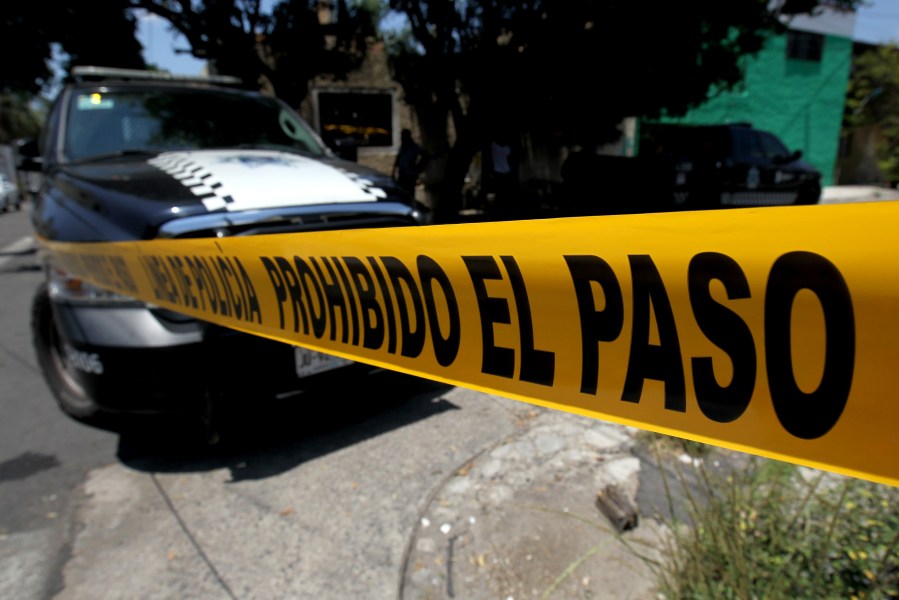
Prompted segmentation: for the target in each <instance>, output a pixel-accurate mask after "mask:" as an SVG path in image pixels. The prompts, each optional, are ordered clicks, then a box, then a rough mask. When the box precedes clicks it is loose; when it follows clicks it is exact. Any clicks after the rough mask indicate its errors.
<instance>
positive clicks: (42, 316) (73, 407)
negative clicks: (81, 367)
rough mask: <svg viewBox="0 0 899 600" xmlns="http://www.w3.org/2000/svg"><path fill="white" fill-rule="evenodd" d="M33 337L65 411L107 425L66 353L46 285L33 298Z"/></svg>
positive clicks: (50, 382)
mask: <svg viewBox="0 0 899 600" xmlns="http://www.w3.org/2000/svg"><path fill="white" fill-rule="evenodd" d="M31 335H32V342H33V344H34V349H35V352H36V354H37V360H38V364H39V365H40V368H41V371H42V373H43V375H44V379H45V380H46V382H47V384H48V385H49V386H50V390H51V391H52V392H53V396H54V397H55V399H56V402H57V404H58V405H59V407H60V408H61V409H62V411H63V412H64V413H65V414H67V415H69V416H70V417H72V418H73V419H75V420H77V421H81V422H83V423H87V424H91V425H98V426H99V425H105V421H106V419H105V415H103V414H102V413H101V411H100V407H99V406H98V404H97V402H96V401H95V400H94V399H93V398H92V396H91V394H90V393H89V391H88V389H87V388H86V387H85V385H84V383H83V376H82V375H81V373H79V372H78V370H77V369H76V368H75V367H74V365H73V364H72V361H71V360H69V357H68V355H67V353H66V352H65V342H64V340H63V339H62V336H61V335H60V332H59V328H58V327H57V325H56V319H55V318H54V316H53V308H52V305H51V301H50V295H49V293H48V291H47V286H46V284H42V285H41V286H40V287H39V288H38V290H37V292H36V293H35V295H34V299H33V302H32V306H31Z"/></svg>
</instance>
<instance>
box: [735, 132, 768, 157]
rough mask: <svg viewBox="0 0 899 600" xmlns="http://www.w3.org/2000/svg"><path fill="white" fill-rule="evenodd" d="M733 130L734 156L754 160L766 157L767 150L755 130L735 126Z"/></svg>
mask: <svg viewBox="0 0 899 600" xmlns="http://www.w3.org/2000/svg"><path fill="white" fill-rule="evenodd" d="M731 131H732V135H733V142H734V158H735V159H736V160H737V161H750V162H754V161H757V160H759V159H762V158H764V157H765V151H764V149H763V148H762V144H761V142H760V141H759V138H758V136H757V135H756V132H755V131H753V130H752V129H742V128H739V127H735V128H733V129H732V130H731Z"/></svg>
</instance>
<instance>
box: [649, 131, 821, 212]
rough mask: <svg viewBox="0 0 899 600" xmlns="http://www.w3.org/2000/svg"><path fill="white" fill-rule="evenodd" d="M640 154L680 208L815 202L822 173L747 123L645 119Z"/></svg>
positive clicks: (799, 152)
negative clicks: (655, 121) (659, 175)
mask: <svg viewBox="0 0 899 600" xmlns="http://www.w3.org/2000/svg"><path fill="white" fill-rule="evenodd" d="M640 158H641V159H642V160H644V161H647V162H648V163H650V164H651V166H652V168H655V169H658V170H659V172H661V173H662V177H663V178H665V180H666V181H667V184H670V186H671V197H670V198H671V200H672V202H673V204H674V206H675V207H679V208H690V209H692V208H697V209H702V208H726V207H737V206H775V205H779V206H782V205H792V204H816V203H817V202H818V200H819V199H820V197H821V173H820V172H819V171H818V170H817V169H815V167H813V166H812V165H810V164H809V163H807V162H805V161H804V160H802V151H801V150H795V151H792V152H791V151H790V150H789V149H788V148H787V147H786V146H785V145H784V143H783V142H782V141H781V140H780V139H779V138H778V137H777V136H775V135H774V134H772V133H770V132H767V131H762V130H760V129H756V128H754V127H752V126H750V125H748V124H743V123H738V124H731V125H668V124H665V125H662V124H647V125H645V126H644V127H643V131H642V134H641V140H640Z"/></svg>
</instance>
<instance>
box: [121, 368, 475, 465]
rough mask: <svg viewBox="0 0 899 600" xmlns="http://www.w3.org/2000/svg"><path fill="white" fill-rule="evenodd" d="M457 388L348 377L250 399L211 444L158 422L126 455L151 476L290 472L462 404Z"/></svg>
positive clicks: (125, 446)
mask: <svg viewBox="0 0 899 600" xmlns="http://www.w3.org/2000/svg"><path fill="white" fill-rule="evenodd" d="M451 389H453V388H452V386H449V385H446V384H442V383H438V382H434V381H429V380H426V379H421V378H417V377H412V376H409V375H403V374H400V373H395V372H391V371H382V370H380V371H375V372H373V373H371V374H368V375H365V376H361V377H353V378H347V379H345V380H343V381H340V382H339V383H336V384H332V385H329V386H327V387H323V388H321V389H308V390H305V391H303V392H302V393H300V394H297V395H294V396H291V397H288V398H282V399H280V400H270V399H258V398H246V399H245V400H243V401H241V402H240V404H239V405H238V404H236V403H231V405H230V406H227V407H225V409H224V411H223V414H220V415H219V417H220V421H219V431H220V432H221V435H220V439H219V441H218V442H217V443H214V444H209V443H206V442H205V441H204V438H203V436H202V434H201V432H202V428H201V427H199V424H197V423H195V422H187V421H184V420H180V421H173V420H165V419H158V420H153V421H149V420H148V421H146V423H145V425H143V426H142V427H141V428H139V429H136V428H134V427H132V428H131V429H129V430H128V431H127V432H123V433H122V434H121V435H120V438H119V447H118V458H119V460H120V461H121V462H122V463H123V464H125V465H126V466H128V467H130V468H133V469H136V470H139V471H151V472H168V473H179V472H183V473H187V472H198V471H210V470H216V469H221V468H228V469H230V471H231V481H232V482H237V481H243V480H256V479H264V478H267V477H272V476H275V475H278V474H280V473H283V472H285V471H289V470H290V469H293V468H294V467H296V466H297V465H299V464H302V463H303V462H305V461H308V460H312V459H315V458H317V457H320V456H324V455H326V454H329V453H331V452H334V451H337V450H340V449H342V448H345V447H348V446H352V445H354V444H357V443H359V442H361V441H363V440H366V439H369V438H373V437H376V436H378V435H381V434H383V433H386V432H388V431H392V430H395V429H399V428H401V427H404V426H406V425H409V424H411V423H414V422H416V421H420V420H423V419H427V418H429V417H431V416H434V415H436V414H440V413H442V412H445V411H448V410H454V409H457V408H458V407H457V406H456V405H455V404H453V403H451V402H449V401H447V400H445V399H444V398H443V397H442V396H443V395H444V394H445V393H446V392H447V391H449V390H451Z"/></svg>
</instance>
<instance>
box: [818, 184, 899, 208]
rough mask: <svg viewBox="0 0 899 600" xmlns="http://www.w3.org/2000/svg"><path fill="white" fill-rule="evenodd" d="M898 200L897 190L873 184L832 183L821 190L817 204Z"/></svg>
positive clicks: (898, 191) (898, 193) (898, 192)
mask: <svg viewBox="0 0 899 600" xmlns="http://www.w3.org/2000/svg"><path fill="white" fill-rule="evenodd" d="M883 200H899V190H896V189H893V188H886V187H878V186H874V185H832V186H827V187H824V188H823V189H822V190H821V200H820V201H819V202H818V203H819V204H842V203H847V202H849V203H851V202H879V201H883Z"/></svg>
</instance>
